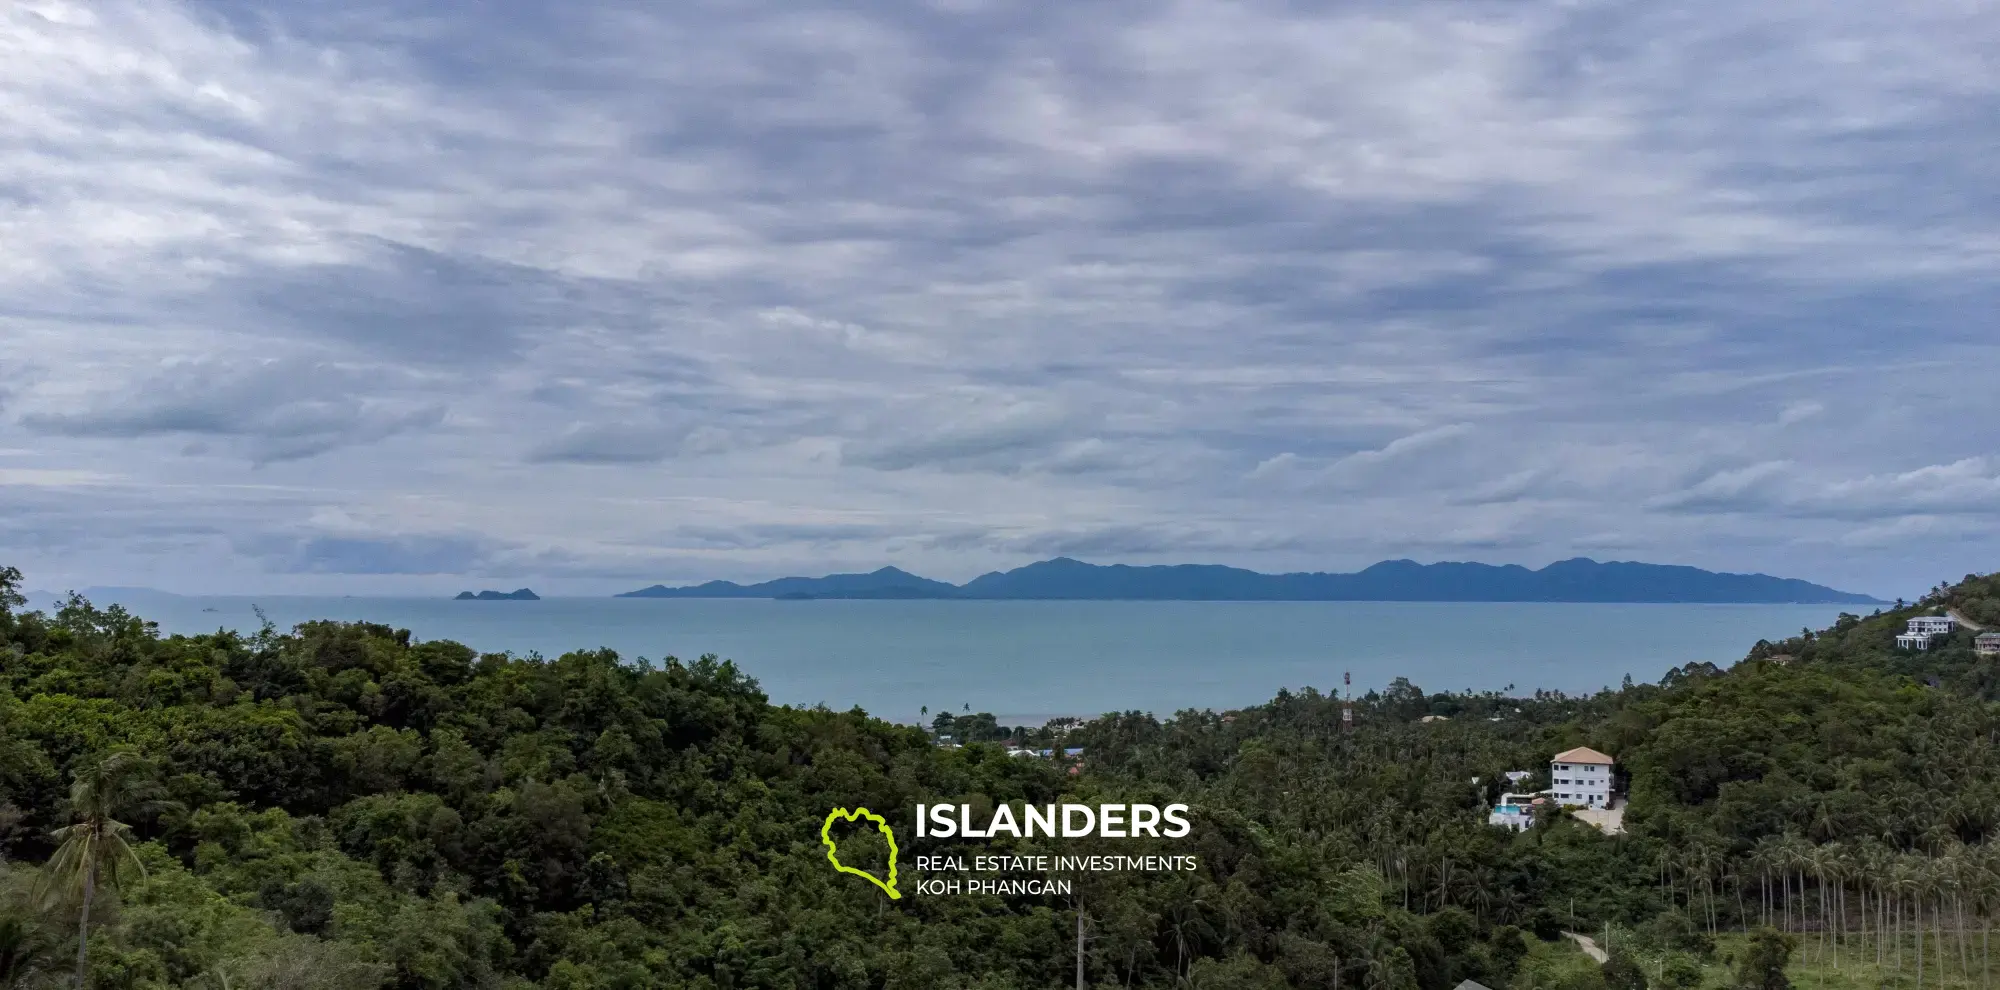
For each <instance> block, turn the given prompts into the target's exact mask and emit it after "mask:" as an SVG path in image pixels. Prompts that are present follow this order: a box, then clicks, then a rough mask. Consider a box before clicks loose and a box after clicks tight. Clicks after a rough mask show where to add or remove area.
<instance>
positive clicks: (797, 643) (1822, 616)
mask: <svg viewBox="0 0 2000 990" xmlns="http://www.w3.org/2000/svg"><path fill="white" fill-rule="evenodd" d="M116 600H119V601H121V602H122V603H123V604H125V605H126V606H127V607H129V608H131V609H133V610H134V611H135V612H137V613H138V614H140V615H142V616H144V617H146V618H149V619H152V620H154V621H157V622H158V623H159V624H160V627H161V629H162V631H165V632H169V633H174V632H186V633H192V632H207V631H213V630H215V629H217V628H221V627H228V628H235V629H242V630H246V631H251V630H255V629H256V627H257V618H256V615H255V614H254V613H253V612H252V611H251V607H252V606H253V605H258V606H261V607H262V608H263V610H264V612H265V614H266V615H268V616H270V618H271V621H273V622H275V623H277V624H278V625H279V626H280V627H284V628H289V627H290V626H291V625H293V624H294V623H298V622H302V621H305V620H307V619H367V620H369V621H373V622H381V623H385V624H387V625H391V626H396V627H399V628H407V629H409V630H411V631H412V633H413V634H414V635H415V636H417V637H418V638H419V639H453V640H458V641H459V642H462V643H465V644H467V645H469V646H472V647H474V648H476V649H479V650H481V651H489V652H497V651H503V650H506V651H512V652H514V653H517V654H524V653H527V652H529V651H538V652H540V653H542V654H544V655H549V656H554V655H557V654H560V653H563V652H565V651H568V650H575V649H590V648H596V647H610V648H612V649H615V650H617V651H618V652H619V653H620V654H623V655H625V656H628V657H640V656H644V657H648V658H652V659H656V660H657V659H659V658H661V657H665V656H669V655H672V656H678V657H681V658H683V659H692V658H694V657H697V656H700V655H701V654H704V653H714V654H717V655H719V656H722V657H725V658H728V659H733V660H735V661H736V662H737V663H738V664H739V665H741V666H742V667H743V668H744V669H745V670H747V671H748V672H749V673H750V675H751V676H753V677H755V678H757V679H758V680H759V681H760V682H761V683H762V684H763V687H764V690H765V691H766V692H767V693H769V694H770V696H771V699H772V700H773V701H775V702H778V703H781V704H801V705H811V704H818V703H824V704H826V705H828V706H829V707H833V708H839V709H846V708H851V707H854V706H856V705H859V706H860V707H862V708H864V709H866V710H868V711H869V712H871V713H873V714H876V715H879V716H882V717H884V718H891V719H896V720H900V721H916V720H917V719H918V708H919V706H926V705H927V706H929V707H930V710H931V711H932V712H937V711H938V710H939V709H941V708H948V709H949V710H952V711H960V710H962V708H963V706H965V705H968V704H969V705H971V706H972V710H973V711H988V712H993V713H994V714H996V715H999V716H1000V717H1001V721H1002V722H1003V723H1014V722H1026V721H1034V720H1040V719H1043V718H1046V717H1049V716H1053V715H1096V714H1101V713H1103V712H1107V711H1122V710H1130V709H1137V710H1141V711H1151V712H1154V713H1157V714H1159V715H1162V716H1165V715H1168V714H1171V713H1172V712H1174V711H1177V710H1180V709H1182V708H1216V709H1223V708H1233V707H1239V706H1243V705H1249V704H1257V703H1260V702H1264V701H1268V700H1270V698H1271V697H1272V695H1274V694H1275V693H1277V691H1278V689H1280V688H1291V689H1293V690H1298V689H1300V688H1304V687H1306V686H1313V687H1317V688H1319V689H1321V690H1322V691H1326V690H1333V689H1338V688H1340V686H1341V677H1342V674H1343V673H1344V672H1349V671H1351V672H1352V673H1353V675H1354V688H1355V690H1357V691H1366V690H1368V689H1370V688H1380V687H1383V686H1385V685H1387V684H1388V683H1389V681H1390V680H1391V679H1393V678H1395V677H1398V676H1402V677H1408V678H1409V679H1410V680H1411V681H1413V682H1415V683H1416V684H1418V685H1420V686H1421V687H1423V688H1425V689H1426V690H1431V691H1440V690H1463V689H1466V688H1473V689H1479V690H1486V689H1502V688H1507V687H1508V686H1509V685H1511V686H1512V689H1513V692H1514V693H1520V694H1527V693H1532V692H1533V691H1534V690H1535V689H1537V688H1549V689H1559V690H1563V691H1569V692H1584V691H1594V690H1596V689H1598V688H1601V687H1605V686H1615V685H1616V684H1617V683H1618V682H1619V680H1620V679H1621V678H1623V677H1624V676H1625V675H1627V674H1630V675H1631V676H1632V678H1633V679H1634V680H1638V681H1656V680H1658V679H1659V678H1660V676H1661V675H1662V674H1664V673H1665V672H1666V671H1667V670H1668V669H1670V668H1672V667H1676V666H1679V665H1681V664H1684V663H1688V662H1692V661H1700V660H1706V661H1710V662H1713V663H1716V664H1718V665H1722V666H1727V665H1729V664H1731V663H1734V662H1736V661H1737V660H1740V659H1742V657H1743V655H1744V653H1746V652H1747V651H1748V650H1749V648H1750V646H1751V644H1753V643H1755V642H1756V641H1757V640H1758V639H1760V638H1777V637H1780V636H1787V635H1792V634H1795V633H1797V632H1798V631H1799V629H1800V628H1802V627H1805V626H1811V627H1814V628H1820V627H1823V626H1827V625H1830V624H1831V623H1832V621H1833V619H1834V617H1835V616H1836V615H1838V614H1839V613H1840V611H1841V607H1840V606H1836V605H1823V606H1822V605H1602V604H1545V603H1529V604H1522V603H1485V602H1479V603H1462V602H1450V603H1427V602H1029V601H978V602H953V601H769V600H759V599H750V600H742V599H706V600H659V599H620V598H552V599H545V600H543V601H539V602H458V601H449V600H433V599H412V598H304V597H278V596H273V597H266V598H239V597H230V598H199V597H179V596H169V595H152V594H145V593H132V594H129V595H122V596H118V597H117V598H116ZM106 603H107V600H100V601H99V604H106ZM37 604H43V603H37ZM1848 608H1849V609H1850V610H1852V609H1853V608H1854V606H1848Z"/></svg>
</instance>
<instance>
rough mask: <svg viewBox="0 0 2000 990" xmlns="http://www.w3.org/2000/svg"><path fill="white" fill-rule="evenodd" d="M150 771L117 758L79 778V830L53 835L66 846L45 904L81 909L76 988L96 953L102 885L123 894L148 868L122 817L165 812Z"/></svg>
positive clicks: (45, 879) (74, 810)
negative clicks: (94, 929) (95, 911)
mask: <svg viewBox="0 0 2000 990" xmlns="http://www.w3.org/2000/svg"><path fill="white" fill-rule="evenodd" d="M149 769H150V768H149V767H147V765H146V764H145V763H144V762H143V761H141V760H140V759H139V757H138V756H137V755H136V754H133V753H129V752H118V753H113V754H111V755H110V756H107V757H105V758H104V759H102V760H99V761H97V762H96V763H93V764H91V765H89V766H87V767H85V768H84V769H82V770H80V771H78V772H77V775H76V780H75V781H73V782H72V783H71V784H70V789H69V808H70V814H71V815H72V816H74V817H75V818H76V824H74V825H69V826H66V827H64V828H59V829H56V830H55V832H53V833H52V836H53V837H54V838H55V840H56V841H57V842H59V843H61V844H60V845H59V846H58V847H57V848H56V854H55V855H54V856H51V857H49V862H48V865H46V866H44V867H43V868H42V879H41V884H40V900H41V902H42V906H43V908H44V909H45V910H49V911H55V910H60V909H63V908H67V907H68V906H69V905H72V904H78V905H81V911H80V913H79V915H78V920H77V926H76V928H77V931H76V986H77V988H78V990H82V987H83V985H84V983H83V980H84V966H85V964H86V962H88V959H89V951H90V906H91V902H92V901H93V900H95V898H96V896H97V888H98V885H100V884H103V885H106V886H109V887H110V888H111V889H113V890H118V889H120V888H122V887H123V886H124V885H125V884H126V883H127V882H129V881H130V880H131V879H132V878H133V877H134V876H135V875H136V876H144V875H145V872H146V868H145V867H144V866H143V865H141V864H140V863H139V857H138V855H137V854H136V853H134V852H133V851H132V844H131V843H130V842H128V841H127V840H126V837H127V836H129V835H130V834H131V832H132V827H131V826H130V825H127V824H125V823H124V822H121V821H118V820H117V818H118V816H121V815H126V814H129V813H133V812H137V813H141V814H145V813H154V812H157V811H158V810H159V809H160V808H161V807H163V806H164V802H162V801H160V800H159V794H160V787H159V784H158V783H156V782H155V781H154V780H153V779H152V778H151V777H150V776H149V775H148V770H149Z"/></svg>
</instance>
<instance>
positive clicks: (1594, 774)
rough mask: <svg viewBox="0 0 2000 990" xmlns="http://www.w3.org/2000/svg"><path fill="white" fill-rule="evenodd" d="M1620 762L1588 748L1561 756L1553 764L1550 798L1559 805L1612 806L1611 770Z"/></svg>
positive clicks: (1573, 750)
mask: <svg viewBox="0 0 2000 990" xmlns="http://www.w3.org/2000/svg"><path fill="white" fill-rule="evenodd" d="M1616 762H1618V761H1616V760H1613V759H1612V758H1611V757H1609V756H1606V755H1604V754H1603V753H1600V752H1598V751H1596V750H1594V749H1591V748H1589V747H1588V746H1578V747H1577V748H1575V749H1572V750H1569V751H1567V752H1562V753H1557V754H1556V756H1555V759H1553V760H1550V761H1549V790H1548V794H1549V796H1550V797H1552V798H1555V799H1556V802H1557V803H1558V804H1564V805H1579V806H1581V807H1585V808H1609V807H1611V767H1612V765H1613V764H1615V763H1616Z"/></svg>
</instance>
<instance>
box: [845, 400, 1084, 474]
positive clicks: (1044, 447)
mask: <svg viewBox="0 0 2000 990" xmlns="http://www.w3.org/2000/svg"><path fill="white" fill-rule="evenodd" d="M1071 431H1072V426H1071V423H1070V418H1069V416H1068V415H1067V414H1066V413H1065V412H1064V411H1063V410H1062V409H1060V408H1059V407H1056V406H1052V405H1046V404H1037V403H1017V404H1010V405H1005V406H1002V407H1001V408H998V409H994V410H991V411H983V410H982V411H977V412H974V413H971V414H965V415H961V416H959V417H958V418H955V419H952V420H949V421H946V422H943V423H940V424H938V425H936V426H932V427H929V428H920V429H918V430H915V431H910V432H908V433H905V434H903V435H901V436H894V437H885V438H882V439H862V440H856V441H851V442H849V443H847V444H845V445H843V446H842V447H841V451H840V459H841V462H842V463H843V464H853V465H857V466H860V467H870V468H875V469H876V470H880V471H907V470H910V469H913V468H917V467H939V468H945V469H957V470H994V471H1010V470H1019V469H1021V468H1022V467H1024V466H1026V464H1027V463H1029V461H1031V460H1033V459H1034V458H1036V457H1037V456H1039V455H1044V454H1046V453H1048V452H1049V451H1050V450H1051V449H1052V448H1053V447H1055V446H1056V445H1057V444H1058V443H1059V442H1061V441H1062V440H1063V439H1065V438H1066V437H1069V436H1071V435H1072V433H1071Z"/></svg>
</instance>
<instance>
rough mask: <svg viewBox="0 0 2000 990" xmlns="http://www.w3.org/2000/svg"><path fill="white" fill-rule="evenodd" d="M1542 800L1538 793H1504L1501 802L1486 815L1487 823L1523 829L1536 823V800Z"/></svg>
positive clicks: (1517, 829)
mask: <svg viewBox="0 0 2000 990" xmlns="http://www.w3.org/2000/svg"><path fill="white" fill-rule="evenodd" d="M1540 800H1542V797H1541V796H1540V795H1538V794H1502V795H1500V803H1499V804H1496V805H1494V806H1493V811H1492V812H1491V813H1490V814H1488V815H1487V816H1486V823H1487V824H1489V825H1505V826H1507V827H1508V828H1511V829H1513V830H1514V831H1516V832H1519V831H1522V830H1524V829H1526V828H1527V827H1528V826H1530V825H1533V824H1534V823H1535V802H1537V801H1540Z"/></svg>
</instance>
